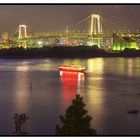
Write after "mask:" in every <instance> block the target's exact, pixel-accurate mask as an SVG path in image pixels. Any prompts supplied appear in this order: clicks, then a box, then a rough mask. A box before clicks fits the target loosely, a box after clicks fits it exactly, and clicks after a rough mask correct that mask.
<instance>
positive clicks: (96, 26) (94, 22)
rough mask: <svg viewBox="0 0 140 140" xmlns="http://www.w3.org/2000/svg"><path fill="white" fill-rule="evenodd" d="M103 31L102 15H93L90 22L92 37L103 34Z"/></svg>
mask: <svg viewBox="0 0 140 140" xmlns="http://www.w3.org/2000/svg"><path fill="white" fill-rule="evenodd" d="M102 31H103V30H102V22H101V17H100V15H98V14H92V15H91V21H90V35H93V34H94V35H96V34H102Z"/></svg>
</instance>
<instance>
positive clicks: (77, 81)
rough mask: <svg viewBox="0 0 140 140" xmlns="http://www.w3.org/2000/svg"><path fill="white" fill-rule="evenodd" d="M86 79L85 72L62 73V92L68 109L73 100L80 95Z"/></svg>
mask: <svg viewBox="0 0 140 140" xmlns="http://www.w3.org/2000/svg"><path fill="white" fill-rule="evenodd" d="M84 79H85V73H84V72H71V71H70V72H69V71H60V80H61V91H62V98H63V104H64V106H65V107H68V105H69V104H70V102H71V100H73V99H74V98H75V96H76V95H77V94H80V89H81V86H82V85H83V83H84Z"/></svg>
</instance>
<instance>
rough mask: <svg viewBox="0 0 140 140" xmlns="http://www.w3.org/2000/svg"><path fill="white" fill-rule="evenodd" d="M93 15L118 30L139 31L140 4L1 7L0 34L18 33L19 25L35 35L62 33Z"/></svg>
mask: <svg viewBox="0 0 140 140" xmlns="http://www.w3.org/2000/svg"><path fill="white" fill-rule="evenodd" d="M91 13H96V14H97V13H98V14H100V15H101V16H102V17H103V19H104V20H105V22H107V23H109V24H111V25H112V26H114V27H116V28H121V29H127V28H130V29H132V28H139V29H140V5H0V34H1V33H2V32H5V31H7V32H9V33H10V34H11V33H13V32H15V31H16V29H17V27H18V25H19V24H27V25H28V27H29V29H30V30H32V31H35V32H47V31H54V30H57V31H59V30H62V29H64V28H65V27H66V26H67V25H68V26H72V25H75V24H77V23H78V22H80V21H82V20H83V19H84V18H86V17H87V16H89V15H90V14H91Z"/></svg>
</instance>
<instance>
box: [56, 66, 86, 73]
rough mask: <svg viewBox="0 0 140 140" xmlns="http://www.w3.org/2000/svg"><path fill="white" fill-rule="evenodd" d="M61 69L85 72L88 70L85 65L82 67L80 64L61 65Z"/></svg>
mask: <svg viewBox="0 0 140 140" xmlns="http://www.w3.org/2000/svg"><path fill="white" fill-rule="evenodd" d="M58 69H59V71H67V72H84V71H85V70H86V68H85V67H81V66H78V65H70V66H59V67H58Z"/></svg>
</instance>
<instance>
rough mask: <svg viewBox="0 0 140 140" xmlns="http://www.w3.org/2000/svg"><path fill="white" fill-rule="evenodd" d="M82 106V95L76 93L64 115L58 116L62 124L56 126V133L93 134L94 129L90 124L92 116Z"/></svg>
mask: <svg viewBox="0 0 140 140" xmlns="http://www.w3.org/2000/svg"><path fill="white" fill-rule="evenodd" d="M84 107H85V103H84V102H83V97H80V95H76V99H74V100H72V105H70V106H69V107H68V109H67V110H66V112H65V116H62V115H61V116H60V122H61V123H62V125H61V126H59V125H57V126H56V135H95V134H96V130H94V129H92V128H91V126H90V122H91V120H92V117H91V116H90V115H88V114H87V113H88V111H87V110H86V109H84Z"/></svg>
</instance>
